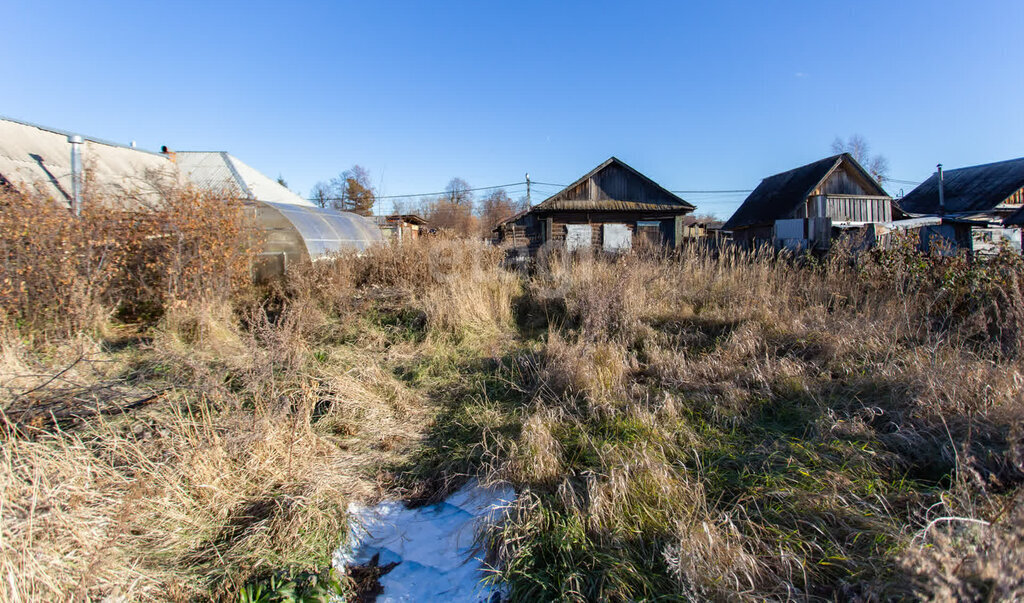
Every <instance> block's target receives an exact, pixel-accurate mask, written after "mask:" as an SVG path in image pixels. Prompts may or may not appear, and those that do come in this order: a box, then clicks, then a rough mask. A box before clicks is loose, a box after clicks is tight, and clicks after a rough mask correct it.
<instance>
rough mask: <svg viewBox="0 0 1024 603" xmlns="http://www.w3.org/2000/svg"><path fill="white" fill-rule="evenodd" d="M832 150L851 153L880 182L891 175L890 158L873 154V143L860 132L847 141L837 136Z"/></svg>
mask: <svg viewBox="0 0 1024 603" xmlns="http://www.w3.org/2000/svg"><path fill="white" fill-rule="evenodd" d="M832 152H834V153H849V154H850V155H851V156H852V157H853V158H854V159H856V160H857V163H859V164H861V165H862V166H864V169H866V170H867V171H868V173H869V174H871V177H872V178H874V179H875V180H876V181H878V183H879V184H882V183H883V182H885V180H886V179H887V178H888V177H889V160H888V159H886V158H885V156H884V155H872V154H871V145H869V144H868V141H867V139H865V138H864V137H863V136H861V135H860V134H854V135H853V136H850V137H849V138H847V139H846V140H845V141H844V140H843V139H842V138H840V137H838V136H836V139H835V140H833V141H832Z"/></svg>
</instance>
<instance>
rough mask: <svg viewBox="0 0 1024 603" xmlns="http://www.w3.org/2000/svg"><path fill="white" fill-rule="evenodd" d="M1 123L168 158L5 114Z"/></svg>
mask: <svg viewBox="0 0 1024 603" xmlns="http://www.w3.org/2000/svg"><path fill="white" fill-rule="evenodd" d="M0 121H9V122H11V123H15V124H18V125H21V126H27V127H29V128H36V129H37V130H43V131H44V132H50V133H51V134H60V135H61V136H81V137H82V139H83V140H87V141H89V142H93V143H96V144H102V145H106V146H108V147H117V148H121V149H128V150H129V151H138V152H139V153H146V154H147V155H156V156H157V157H165V158H166V155H164V154H163V153H160V152H157V151H150V150H148V149H140V148H138V147H133V146H131V145H127V144H122V143H120V142H114V141H112V140H106V139H104V138H97V137H95V136H89V135H88V134H81V133H79V132H73V131H71V130H63V129H60V128H51V127H50V126H44V125H41V124H37V123H33V122H30V121H25V120H22V119H14V118H13V117H9V116H7V115H3V114H0Z"/></svg>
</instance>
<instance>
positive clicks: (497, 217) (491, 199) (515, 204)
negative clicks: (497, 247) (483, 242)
mask: <svg viewBox="0 0 1024 603" xmlns="http://www.w3.org/2000/svg"><path fill="white" fill-rule="evenodd" d="M525 207H526V200H525V198H524V199H520V200H519V201H513V200H512V197H509V196H508V193H507V192H506V191H505V189H503V188H499V189H497V190H495V191H493V192H492V193H491V194H489V195H487V196H486V197H484V198H483V199H482V200H481V201H480V207H479V211H478V213H479V216H480V232H481V234H482V235H483V236H484V237H487V236H488V235H489V234H490V231H491V229H492V228H494V226H495V224H497V223H498V222H500V221H502V220H504V219H505V218H508V217H511V216H513V215H515V214H516V213H517V212H519V211H520V210H522V209H524V208H525Z"/></svg>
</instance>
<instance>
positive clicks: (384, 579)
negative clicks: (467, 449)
mask: <svg viewBox="0 0 1024 603" xmlns="http://www.w3.org/2000/svg"><path fill="white" fill-rule="evenodd" d="M515 498H516V493H515V490H513V489H512V487H511V486H507V485H505V486H497V487H490V488H484V487H482V486H480V484H479V483H477V482H476V480H472V481H470V482H469V483H467V484H466V485H465V486H463V487H462V488H461V489H460V490H459V491H457V492H455V493H454V494H452V495H451V496H449V497H448V499H447V500H445V501H444V502H442V503H438V504H436V505H430V506H425V507H419V508H416V509H408V508H406V507H405V505H404V504H402V503H399V502H393V501H386V502H382V503H380V504H378V505H375V506H372V507H366V506H363V505H358V504H351V505H349V509H348V512H349V525H350V526H351V527H350V528H349V534H348V538H347V539H346V541H345V544H343V545H342V546H341V547H339V548H338V550H337V551H335V553H334V566H335V567H336V568H338V570H339V571H344V570H345V569H346V568H347V567H348V566H350V565H365V564H367V563H369V562H370V560H371V559H373V557H374V556H375V555H379V556H380V557H379V560H378V565H381V566H383V565H386V564H389V563H398V565H397V566H395V568H394V569H392V570H391V571H390V572H388V573H387V574H384V575H383V576H381V577H380V585H381V587H382V588H383V592H381V594H380V595H379V596H378V597H377V600H378V601H380V602H381V603H386V602H389V601H439V600H443V601H466V602H472V603H476V602H488V601H491V600H493V599H494V598H495V597H496V596H497V595H498V594H499V592H500V591H499V589H498V588H495V587H493V586H489V585H485V584H482V583H481V582H482V580H483V579H484V578H486V576H487V573H486V572H485V570H484V563H483V551H482V550H480V547H479V546H478V543H477V539H476V535H477V533H478V530H479V529H481V528H482V527H484V526H486V525H488V524H492V523H494V522H497V521H500V520H501V518H502V516H503V514H504V513H505V512H506V510H507V509H508V507H509V505H511V503H512V502H514V501H515Z"/></svg>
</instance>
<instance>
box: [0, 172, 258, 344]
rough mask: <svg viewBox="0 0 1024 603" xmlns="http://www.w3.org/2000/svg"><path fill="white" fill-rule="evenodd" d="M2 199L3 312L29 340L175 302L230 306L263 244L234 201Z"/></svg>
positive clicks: (171, 194) (198, 194) (180, 192)
mask: <svg viewBox="0 0 1024 603" xmlns="http://www.w3.org/2000/svg"><path fill="white" fill-rule="evenodd" d="M123 205H126V204H119V203H114V202H109V200H104V199H87V200H86V202H85V203H84V207H83V210H82V213H81V215H80V216H77V217H76V216H72V215H70V212H69V210H68V209H67V208H66V207H63V206H61V205H59V204H57V203H56V202H54V201H52V200H50V199H46V198H40V197H33V196H26V195H20V194H17V193H13V192H5V193H2V194H0V210H2V211H0V258H3V260H2V262H0V310H2V312H3V314H4V315H5V316H6V318H7V320H8V321H11V322H13V323H14V324H16V325H18V326H20V327H23V330H24V332H25V333H43V332H51V333H63V334H65V335H67V334H71V333H74V332H76V331H78V330H81V329H87V328H93V327H96V326H98V325H99V324H101V323H102V322H103V321H104V320H106V318H107V317H109V316H110V315H111V314H112V313H113V312H117V311H120V312H122V313H125V314H127V315H128V316H137V315H140V314H143V315H145V314H149V315H155V316H159V314H160V313H161V312H162V310H163V307H164V306H165V305H166V304H167V303H170V302H172V301H174V300H178V301H191V300H197V299H226V298H227V297H228V296H230V295H232V294H233V293H234V292H235V291H236V290H237V289H239V288H241V287H242V286H244V284H245V283H247V281H248V278H249V264H250V256H249V253H250V250H251V249H252V248H253V245H254V243H255V242H256V238H255V237H254V233H253V230H252V228H251V227H249V225H248V222H247V219H246V217H245V214H244V212H243V211H242V207H241V205H240V204H239V203H237V202H235V201H234V200H232V199H224V198H222V197H220V196H218V195H216V194H214V193H212V192H209V191H202V190H198V189H193V188H183V189H168V190H167V191H166V192H165V195H164V196H163V199H162V202H161V204H160V205H159V206H156V207H154V208H149V209H146V208H138V207H137V208H135V209H133V210H124V209H120V207H121V206H123Z"/></svg>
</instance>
